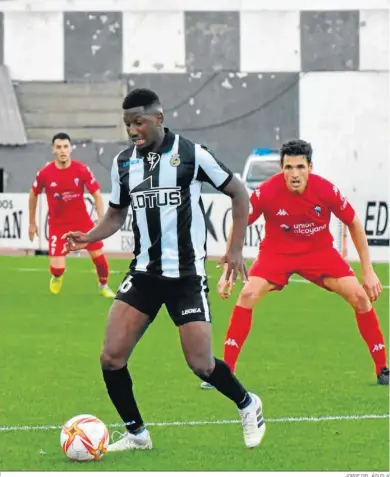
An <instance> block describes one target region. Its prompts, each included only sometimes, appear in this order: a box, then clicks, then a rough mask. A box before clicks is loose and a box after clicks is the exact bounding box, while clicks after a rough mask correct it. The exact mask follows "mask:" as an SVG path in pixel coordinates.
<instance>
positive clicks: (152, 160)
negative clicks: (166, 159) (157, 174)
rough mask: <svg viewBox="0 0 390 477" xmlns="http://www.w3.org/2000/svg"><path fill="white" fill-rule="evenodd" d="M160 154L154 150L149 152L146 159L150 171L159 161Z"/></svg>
mask: <svg viewBox="0 0 390 477" xmlns="http://www.w3.org/2000/svg"><path fill="white" fill-rule="evenodd" d="M160 159H161V156H160V154H157V153H156V152H149V154H148V156H147V158H146V160H147V161H148V164H149V166H150V167H149V171H152V170H153V169H154V168H155V167H156V166H157V164H158V163H159V162H160Z"/></svg>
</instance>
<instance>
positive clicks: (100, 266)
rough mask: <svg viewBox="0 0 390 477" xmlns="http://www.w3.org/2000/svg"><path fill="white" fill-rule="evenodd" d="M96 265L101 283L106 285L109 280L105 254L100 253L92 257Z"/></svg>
mask: <svg viewBox="0 0 390 477" xmlns="http://www.w3.org/2000/svg"><path fill="white" fill-rule="evenodd" d="M92 261H93V263H94V264H95V267H96V273H97V275H98V277H99V283H100V285H106V284H107V281H108V263H107V260H106V257H105V256H104V255H99V256H98V257H94V258H93V259H92Z"/></svg>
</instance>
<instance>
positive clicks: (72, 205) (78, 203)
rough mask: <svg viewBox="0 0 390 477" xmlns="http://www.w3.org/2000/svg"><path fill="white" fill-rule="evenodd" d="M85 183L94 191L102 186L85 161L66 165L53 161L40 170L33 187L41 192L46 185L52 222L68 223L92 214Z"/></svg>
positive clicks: (58, 223) (37, 191) (57, 223)
mask: <svg viewBox="0 0 390 477" xmlns="http://www.w3.org/2000/svg"><path fill="white" fill-rule="evenodd" d="M84 187H86V188H87V189H88V191H89V192H90V193H91V194H93V193H94V192H96V191H97V190H99V189H100V185H99V183H98V182H97V180H96V179H95V177H94V175H93V173H92V171H91V169H90V168H89V167H88V166H86V165H85V164H83V163H82V162H79V161H74V160H72V161H71V163H70V166H69V167H67V168H66V169H59V168H58V167H57V166H56V165H55V163H54V162H50V163H48V164H46V166H45V167H43V168H42V169H40V170H39V171H38V173H37V175H36V178H35V181H34V184H33V186H32V190H33V192H34V194H36V195H38V194H40V193H41V192H42V191H43V189H45V192H46V197H47V204H48V207H49V224H50V225H66V224H74V223H79V222H82V221H83V220H85V219H87V218H89V214H88V212H87V207H86V205H85V202H84Z"/></svg>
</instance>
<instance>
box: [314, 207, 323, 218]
mask: <svg viewBox="0 0 390 477" xmlns="http://www.w3.org/2000/svg"><path fill="white" fill-rule="evenodd" d="M321 210H322V209H321V207H320V206H319V205H315V206H314V211H315V213H316V214H317V215H318V216H320V213H321Z"/></svg>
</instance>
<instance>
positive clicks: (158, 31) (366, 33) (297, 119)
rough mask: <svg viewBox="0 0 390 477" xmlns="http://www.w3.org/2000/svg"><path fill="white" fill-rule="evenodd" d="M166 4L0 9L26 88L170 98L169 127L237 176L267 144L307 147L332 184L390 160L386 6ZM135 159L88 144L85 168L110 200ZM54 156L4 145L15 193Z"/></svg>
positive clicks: (376, 0) (8, 49)
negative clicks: (338, 168)
mask: <svg viewBox="0 0 390 477" xmlns="http://www.w3.org/2000/svg"><path fill="white" fill-rule="evenodd" d="M92 3H93V6H92ZM163 3H164V5H162V3H161V4H160V3H158V5H157V4H156V2H154V3H153V2H152V0H147V1H145V2H143V3H142V4H140V5H138V6H133V7H132V8H133V9H132V10H131V11H130V10H129V7H128V4H129V2H124V1H121V0H112V1H104V0H100V1H95V2H89V3H88V2H87V1H86V0H79V1H77V2H68V1H66V0H52V1H49V2H47V1H46V2H45V1H43V0H41V1H39V2H33V1H30V2H22V1H14V0H10V1H8V2H4V3H3V4H2V2H1V1H0V10H3V11H4V13H3V17H4V18H3V28H2V27H1V26H0V52H1V51H2V50H3V51H4V53H3V57H4V61H5V62H6V63H7V64H8V65H9V67H10V70H11V73H12V76H13V79H14V80H15V81H22V82H29V81H112V80H117V79H121V80H122V81H124V82H127V83H128V86H129V87H133V86H146V87H151V88H154V89H156V91H157V92H158V93H159V94H160V96H161V99H162V101H163V103H164V106H165V112H166V122H167V124H168V125H169V126H170V127H172V128H173V129H175V130H177V131H178V132H180V133H182V134H184V135H186V136H188V137H190V138H192V139H194V140H197V141H201V142H203V143H205V144H207V145H208V146H209V147H210V148H211V149H213V150H214V151H215V152H216V154H217V155H218V156H219V157H220V158H221V159H222V160H224V161H225V162H226V163H227V164H229V165H230V166H231V167H232V168H233V170H234V171H241V170H242V166H243V163H244V161H245V159H246V157H247V155H248V154H249V152H250V151H251V149H252V148H253V147H258V146H264V147H278V146H280V144H281V143H282V142H283V141H285V140H287V139H290V138H294V137H297V136H301V137H302V138H304V139H307V140H309V141H311V142H312V143H313V146H314V149H315V156H314V158H315V160H316V161H317V159H318V161H317V162H316V164H317V165H318V168H319V170H320V171H324V172H325V173H326V174H330V175H331V174H332V173H333V171H334V166H335V164H337V165H339V164H340V161H342V162H343V164H344V166H343V167H344V169H345V168H348V167H349V166H348V165H351V164H354V160H356V159H355V158H356V157H357V156H358V157H360V160H362V161H363V162H364V161H369V160H370V155H372V153H373V151H374V154H375V155H378V154H379V155H382V156H383V157H388V152H389V151H388V137H387V130H388V107H387V104H388V11H387V9H386V2H385V1H382V0H370V1H368V0H367V1H366V0H354V1H352V0H339V1H338V2H336V1H335V0H326V1H323V0H312V1H311V2H303V0H302V1H301V0H289V1H288V2H287V1H283V0H274V1H271V0H268V1H266V0H257V1H254V0H253V1H249V0H246V1H236V0H226V1H224V2H222V1H221V2H214V3H213V5H214V7H213V9H212V11H210V8H209V7H208V6H207V5H206V4H208V2H203V3H202V2H201V1H200V0H199V1H198V0H197V1H196V2H195V1H192V0H187V1H182V2H178V1H174V0H169V1H166V2H163ZM308 4H310V9H309V8H308V6H307V5H308ZM26 5H29V7H28V9H27V8H26ZM70 5H72V6H71V7H70ZM153 5H154V8H153ZM179 5H180V8H179V7H178V6H179ZM87 6H88V8H87ZM141 7H142V8H141ZM157 7H158V8H159V9H160V10H158V9H157ZM83 9H84V10H83ZM91 9H92V10H91ZM208 10H209V11H208ZM1 24H2V23H1V16H0V25H1ZM48 39H50V41H48ZM3 43H4V45H3V48H2V47H1V45H2V44H3ZM0 58H1V53H0ZM362 98H363V99H362ZM118 109H119V110H120V104H118ZM363 138H364V140H363ZM96 139H98V138H96ZM120 140H121V138H120V137H118V141H120ZM367 145H370V147H368V146H367ZM121 148H122V145H121V144H110V145H107V144H98V143H88V144H86V145H85V147H81V146H78V147H77V149H76V151H75V157H77V158H80V159H82V160H85V161H86V162H87V163H88V164H89V165H90V166H91V168H92V169H93V170H94V171H95V173H96V175H97V177H98V178H99V180H100V181H101V182H102V186H103V190H105V191H108V188H109V177H108V174H107V171H106V169H108V168H109V163H110V161H111V159H112V156H113V154H114V153H115V152H117V151H118V150H120V149H121ZM372 148H373V149H372ZM101 149H103V152H102V153H101V154H100V153H99V151H100V150H101ZM49 158H50V155H49V146H48V145H43V144H32V145H29V146H27V147H26V148H24V149H15V150H12V149H9V148H0V167H3V168H4V169H5V170H6V172H7V181H6V190H7V191H9V192H22V191H25V190H26V189H27V188H28V187H29V185H30V182H31V180H32V178H33V177H34V174H35V170H36V169H37V168H38V167H39V166H41V165H42V164H43V163H44V162H45V161H46V160H47V159H49ZM102 163H103V164H104V165H102ZM331 164H332V166H331ZM358 173H359V172H358V171H351V170H350V174H358ZM339 176H340V177H336V181H337V182H340V181H342V182H344V180H345V175H341V174H339ZM341 185H342V184H341Z"/></svg>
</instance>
